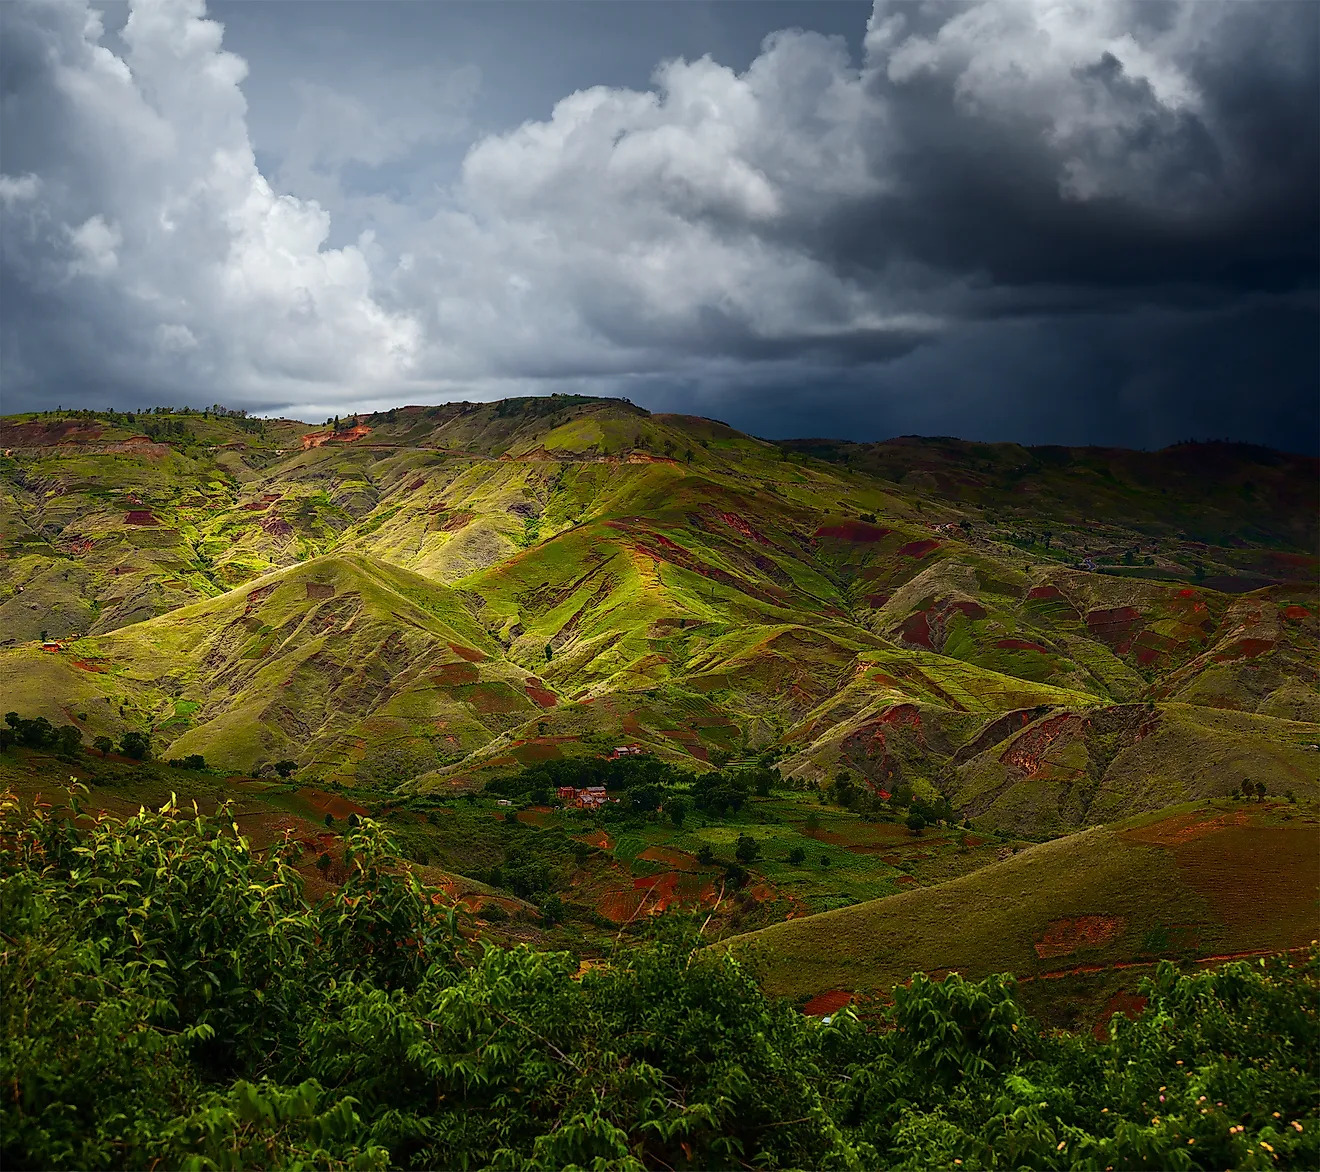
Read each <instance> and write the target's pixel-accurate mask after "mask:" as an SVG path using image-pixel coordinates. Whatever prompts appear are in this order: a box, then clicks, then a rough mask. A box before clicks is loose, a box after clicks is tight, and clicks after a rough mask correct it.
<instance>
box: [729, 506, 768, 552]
mask: <svg viewBox="0 0 1320 1172" xmlns="http://www.w3.org/2000/svg"><path fill="white" fill-rule="evenodd" d="M715 515H716V516H717V517H719V519H720V520H721V521H723V522H724V523H725V524H726V525H728V526H730V527H731V528H733V529H736V530H737V531H738V532H739V533H741V534H742V535H743V536H744V537H750V538H751V539H752V540H753V541H759V542H760V543H761V544H762V545H769V544H770V541H769V539H768V538H767V537H765V536H764V535H763V534H761V533H758V532H757V531H756V530H755V529H753V528H752V527H751V525H749V524H748V523H747V522H746V521H745V520H743V518H742V517H740V516H738V514H737V513H723V512H717V513H716V514H715Z"/></svg>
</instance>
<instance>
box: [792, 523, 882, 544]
mask: <svg viewBox="0 0 1320 1172" xmlns="http://www.w3.org/2000/svg"><path fill="white" fill-rule="evenodd" d="M892 532H893V530H892V529H882V528H880V527H879V526H878V525H871V524H868V523H867V522H866V521H844V522H842V523H841V524H839V525H822V526H821V527H820V528H819V529H817V530H816V532H815V534H814V535H813V536H815V537H832V538H834V539H835V540H836V541H857V542H873V541H883V540H884V539H885V538H886V537H888V536H889V535H890V534H891V533H892ZM766 544H767V545H768V544H769V542H767V543H766Z"/></svg>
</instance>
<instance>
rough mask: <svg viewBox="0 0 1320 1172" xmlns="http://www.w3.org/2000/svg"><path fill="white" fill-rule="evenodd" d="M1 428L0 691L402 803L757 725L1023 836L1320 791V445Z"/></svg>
mask: <svg viewBox="0 0 1320 1172" xmlns="http://www.w3.org/2000/svg"><path fill="white" fill-rule="evenodd" d="M0 446H2V447H3V450H4V455H3V457H2V458H0V688H2V689H3V692H4V695H5V698H6V700H5V708H6V709H7V710H17V711H21V712H23V713H24V714H25V715H46V716H47V717H48V718H50V719H52V720H54V721H57V722H58V723H67V722H72V723H74V724H76V725H77V726H78V727H79V728H80V729H82V730H83V732H84V734H85V735H86V736H87V737H88V738H90V737H92V736H95V735H99V734H102V733H106V734H110V735H115V736H118V735H119V734H121V733H122V732H123V731H125V730H127V729H130V728H135V729H141V730H143V731H147V732H149V733H150V735H151V736H152V738H153V742H154V744H155V746H156V751H157V753H158V754H160V755H162V756H163V755H165V754H167V753H168V754H169V755H171V756H181V755H187V754H191V753H202V754H204V755H205V757H206V759H207V760H208V761H209V762H214V763H215V764H216V765H218V766H220V767H223V768H225V769H230V770H242V771H244V772H250V773H260V772H261V771H262V770H266V769H269V768H270V766H271V765H272V763H273V762H275V761H276V760H280V759H283V758H292V759H295V760H296V761H297V763H298V765H299V767H300V770H301V771H302V774H303V775H305V776H307V777H309V778H312V779H315V780H318V781H321V782H325V783H332V782H337V783H340V784H349V785H352V784H359V783H361V784H369V785H387V786H403V787H407V788H410V789H412V790H414V791H416V792H448V791H450V790H454V789H458V790H464V789H472V788H475V787H479V786H480V785H481V784H483V782H484V781H485V780H487V779H489V778H490V777H492V776H496V775H498V774H500V773H501V772H507V771H509V770H511V769H516V768H518V767H519V766H521V765H523V764H527V763H530V762H532V761H536V760H545V759H553V758H556V757H560V756H573V755H581V754H586V755H596V754H600V753H603V752H608V751H610V750H612V749H613V748H614V747H617V746H621V745H636V746H637V747H639V748H641V749H644V750H647V751H649V752H651V753H653V754H655V755H657V756H659V757H661V758H664V759H667V760H671V761H674V762H676V763H682V764H684V765H687V766H689V767H692V768H695V769H704V768H707V767H709V766H711V765H718V764H719V763H721V762H723V761H727V760H730V759H733V760H738V759H746V758H749V757H751V756H755V755H760V754H767V753H768V754H771V755H772V756H774V757H775V758H777V760H778V762H779V766H780V769H781V770H782V772H783V773H784V775H785V776H786V777H788V778H789V779H790V780H791V781H792V782H793V783H794V784H797V785H799V786H803V787H814V786H816V785H819V784H824V783H828V782H829V781H831V780H832V779H833V778H834V777H835V776H836V775H837V774H838V773H839V772H840V771H841V770H843V771H847V772H848V773H849V774H850V775H851V776H854V777H857V778H859V779H860V780H862V781H863V782H865V783H867V784H868V785H869V786H870V787H871V788H873V789H874V790H876V791H884V792H886V793H888V792H892V791H893V790H894V789H895V788H897V787H899V786H906V787H908V788H910V789H911V790H913V792H916V793H919V794H925V795H927V796H928V797H931V798H933V797H934V796H935V795H937V794H943V795H945V796H947V797H948V798H949V799H950V800H951V801H952V802H953V803H954V805H955V807H956V808H957V810H958V812H959V816H960V817H969V818H971V819H973V820H974V821H975V822H976V824H977V826H978V827H987V828H993V827H1003V828H1006V829H1010V830H1012V831H1013V832H1014V833H1019V834H1032V835H1041V834H1057V833H1065V832H1067V831H1070V830H1074V829H1077V828H1080V827H1082V826H1086V825H1091V824H1094V823H1096V822H1099V821H1105V820H1109V819H1112V818H1114V817H1117V816H1121V815H1126V814H1130V813H1133V812H1136V811H1141V810H1155V809H1159V808H1160V807H1161V806H1163V805H1167V804H1169V803H1170V802H1176V801H1184V800H1189V799H1198V798H1210V797H1215V796H1222V795H1224V794H1227V793H1228V792H1230V790H1232V789H1234V788H1236V787H1237V785H1238V784H1239V783H1240V782H1241V781H1243V780H1244V779H1250V780H1260V781H1263V782H1264V783H1265V784H1266V785H1267V788H1269V790H1270V792H1272V793H1282V792H1284V791H1286V790H1292V791H1294V792H1295V793H1296V794H1298V795H1300V796H1302V797H1304V798H1306V797H1309V796H1312V795H1314V794H1315V793H1316V792H1317V784H1318V782H1320V778H1318V774H1320V756H1317V755H1316V754H1315V753H1314V752H1312V751H1311V750H1310V748H1309V747H1308V746H1309V745H1311V744H1314V743H1316V742H1318V741H1320V727H1317V725H1316V721H1317V718H1320V690H1317V678H1318V676H1317V665H1316V660H1315V655H1314V647H1315V645H1316V642H1317V639H1320V620H1318V619H1317V615H1318V614H1320V596H1318V593H1317V589H1316V582H1315V577H1316V566H1317V562H1316V559H1315V556H1314V540H1313V539H1314V536H1315V517H1314V509H1313V508H1312V505H1313V503H1314V502H1313V501H1311V500H1310V497H1309V496H1308V493H1309V492H1310V489H1311V488H1313V486H1314V479H1315V468H1314V467H1313V466H1312V465H1313V464H1314V461H1311V462H1307V461H1305V460H1302V459H1301V458H1294V457H1285V456H1281V455H1279V454H1277V453H1264V452H1261V451H1260V450H1257V449H1237V448H1233V447H1231V446H1229V447H1225V446H1223V445H1208V446H1207V445H1201V446H1192V445H1181V446H1180V447H1178V448H1176V449H1170V450H1169V451H1168V452H1164V453H1110V452H1099V451H1093V450H1081V449H1068V450H1063V449H1060V450H1053V449H1050V450H1043V449H1021V448H1012V447H1006V446H1003V445H968V444H963V443H960V442H958V443H955V442H953V441H919V442H918V441H907V440H905V441H895V442H894V443H892V444H889V445H838V444H825V443H819V442H816V441H802V442H800V443H799V442H795V443H787V444H771V443H767V442H764V441H760V440H757V439H754V438H752V437H749V436H746V435H742V434H741V433H739V432H737V431H735V430H733V429H731V428H728V427H726V426H724V425H723V424H720V423H717V422H715V421H712V420H706V419H699V418H695V417H688V416H667V415H653V414H650V413H648V412H646V411H644V410H642V409H641V408H638V407H636V406H634V405H632V404H630V403H627V402H624V401H620V400H602V399H590V398H586V397H580V396H553V397H550V398H541V399H514V400H505V401H503V402H499V403H482V404H474V403H451V404H446V405H444V406H440V407H408V408H398V409H396V410H393V411H388V412H382V413H379V414H376V415H371V416H361V417H355V418H352V419H348V420H340V421H337V422H336V421H331V423H329V424H328V425H326V426H323V427H312V426H309V425H307V424H302V423H298V422H296V421H289V420H253V419H246V418H242V417H235V416H231V415H228V414H226V413H222V412H216V411H212V412H206V413H201V414H199V413H197V412H181V411H180V412H167V411H158V412H152V413H149V414H142V415H126V414H115V413H109V412H107V413H99V414H93V413H82V414H75V413H63V414H61V413H54V412H52V413H47V414H46V415H41V416H25V417H8V418H6V419H4V420H0ZM1307 477H1310V478H1311V483H1310V486H1309V488H1308V486H1307V484H1306V480H1307ZM1310 495H1313V493H1311V494H1310ZM1115 535H1118V536H1115ZM1119 536H1121V541H1120V540H1119ZM1129 563H1130V564H1129ZM1216 587H1218V588H1216Z"/></svg>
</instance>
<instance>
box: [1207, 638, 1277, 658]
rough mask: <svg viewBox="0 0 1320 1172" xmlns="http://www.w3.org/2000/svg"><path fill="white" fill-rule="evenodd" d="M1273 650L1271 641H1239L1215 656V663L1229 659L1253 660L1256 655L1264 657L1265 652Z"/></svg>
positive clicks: (1272, 641)
mask: <svg viewBox="0 0 1320 1172" xmlns="http://www.w3.org/2000/svg"><path fill="white" fill-rule="evenodd" d="M1273 650H1274V640H1273V639H1239V640H1238V641H1237V642H1236V643H1234V644H1233V645H1232V646H1231V647H1229V648H1227V649H1226V650H1224V651H1221V652H1220V653H1219V654H1218V655H1216V656H1215V662H1216V663H1224V662H1226V661H1227V660H1230V659H1255V658H1256V657H1257V656H1258V655H1264V654H1265V652H1267V651H1273Z"/></svg>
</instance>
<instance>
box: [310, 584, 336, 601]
mask: <svg viewBox="0 0 1320 1172" xmlns="http://www.w3.org/2000/svg"><path fill="white" fill-rule="evenodd" d="M334 596H335V588H334V587H333V586H331V585H329V584H328V583H325V582H308V583H307V597H308V598H333V597H334Z"/></svg>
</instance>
